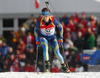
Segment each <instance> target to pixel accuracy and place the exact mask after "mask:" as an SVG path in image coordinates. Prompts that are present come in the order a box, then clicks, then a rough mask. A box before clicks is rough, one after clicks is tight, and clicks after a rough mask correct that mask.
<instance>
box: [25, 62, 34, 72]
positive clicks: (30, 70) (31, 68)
mask: <svg viewBox="0 0 100 78" xmlns="http://www.w3.org/2000/svg"><path fill="white" fill-rule="evenodd" d="M25 71H26V72H34V66H33V65H31V64H27V65H26V67H25Z"/></svg>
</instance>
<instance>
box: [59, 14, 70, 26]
mask: <svg viewBox="0 0 100 78" xmlns="http://www.w3.org/2000/svg"><path fill="white" fill-rule="evenodd" d="M60 22H64V24H65V25H67V24H69V18H68V17H67V15H66V14H64V15H63V17H62V18H61V19H60Z"/></svg>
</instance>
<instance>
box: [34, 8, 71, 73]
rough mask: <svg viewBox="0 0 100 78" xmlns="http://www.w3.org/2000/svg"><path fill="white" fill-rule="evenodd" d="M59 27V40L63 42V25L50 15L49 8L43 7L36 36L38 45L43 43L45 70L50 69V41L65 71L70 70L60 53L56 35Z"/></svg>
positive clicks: (36, 28) (35, 32)
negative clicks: (56, 28) (56, 29)
mask: <svg viewBox="0 0 100 78" xmlns="http://www.w3.org/2000/svg"><path fill="white" fill-rule="evenodd" d="M56 26H57V27H58V29H59V32H60V38H59V42H60V44H63V27H62V25H61V24H60V23H59V21H58V20H57V19H56V18H55V17H54V16H51V15H50V10H49V8H43V9H42V13H41V17H40V18H39V19H38V21H37V24H36V27H35V31H34V34H35V38H36V45H37V46H39V45H41V46H42V48H43V57H44V60H45V72H49V71H50V62H49V53H48V43H50V44H51V46H52V48H53V50H54V53H55V55H56V56H57V58H58V59H59V61H60V63H61V65H62V67H61V70H62V71H63V72H70V70H69V69H68V67H67V66H66V64H65V63H64V59H63V56H62V55H61V54H60V50H59V45H58V41H57V38H56V35H55V27H56Z"/></svg>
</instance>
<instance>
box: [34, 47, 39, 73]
mask: <svg viewBox="0 0 100 78" xmlns="http://www.w3.org/2000/svg"><path fill="white" fill-rule="evenodd" d="M38 48H39V46H37V47H36V61H35V72H36V70H37V61H38Z"/></svg>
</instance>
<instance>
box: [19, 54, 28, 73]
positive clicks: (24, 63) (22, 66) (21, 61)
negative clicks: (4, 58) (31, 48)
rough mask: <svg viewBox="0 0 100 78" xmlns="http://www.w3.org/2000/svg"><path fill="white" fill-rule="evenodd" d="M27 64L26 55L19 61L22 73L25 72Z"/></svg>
mask: <svg viewBox="0 0 100 78" xmlns="http://www.w3.org/2000/svg"><path fill="white" fill-rule="evenodd" d="M26 62H27V59H26V54H22V58H21V59H20V60H19V66H20V71H21V72H23V71H25V65H26Z"/></svg>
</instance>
